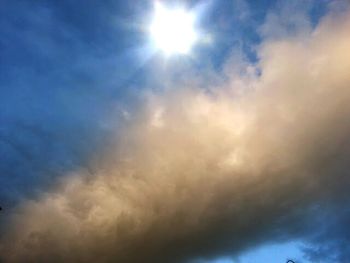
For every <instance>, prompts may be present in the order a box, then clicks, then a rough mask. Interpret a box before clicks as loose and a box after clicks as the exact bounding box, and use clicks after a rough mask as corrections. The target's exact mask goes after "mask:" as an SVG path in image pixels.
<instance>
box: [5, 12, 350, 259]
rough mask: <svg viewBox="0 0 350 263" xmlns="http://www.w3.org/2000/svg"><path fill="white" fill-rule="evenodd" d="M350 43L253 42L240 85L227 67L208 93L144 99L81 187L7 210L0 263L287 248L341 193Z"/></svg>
mask: <svg viewBox="0 0 350 263" xmlns="http://www.w3.org/2000/svg"><path fill="white" fill-rule="evenodd" d="M349 32H350V14H349V13H346V14H341V15H339V14H338V13H337V15H329V16H328V17H326V18H325V19H324V20H323V21H322V22H321V23H320V25H319V26H318V27H317V28H316V29H315V30H313V31H312V32H310V33H308V34H306V33H305V32H303V33H302V34H301V35H298V34H296V35H295V36H292V37H290V36H289V37H283V38H280V39H275V40H272V39H271V40H268V41H266V42H264V43H262V45H261V46H260V48H259V53H258V54H259V57H260V62H259V63H258V65H249V64H248V65H246V66H247V68H246V69H247V72H248V73H249V74H246V75H244V76H239V75H234V74H232V75H230V72H233V69H234V67H235V65H234V62H232V61H231V62H230V64H229V65H228V66H227V67H226V69H225V72H226V74H227V75H229V77H230V80H229V81H228V82H227V83H226V84H225V85H223V86H222V87H220V88H215V89H212V90H210V92H208V91H207V90H206V91H204V90H203V89H201V88H200V87H198V88H197V87H176V89H173V90H170V91H165V92H158V93H152V92H150V93H149V94H148V95H147V96H145V101H144V105H143V107H141V110H140V111H139V112H138V113H137V114H136V115H133V116H131V117H130V116H129V117H128V119H129V120H128V122H127V123H126V124H125V126H124V127H123V128H121V129H120V130H119V131H118V135H117V139H116V141H117V142H116V147H115V149H114V150H112V151H109V152H108V153H106V156H105V157H104V158H103V159H104V160H103V161H101V163H100V164H99V165H96V167H95V169H93V170H94V172H93V174H92V175H91V174H87V173H86V172H84V170H83V169H82V171H76V172H75V173H72V174H70V175H68V176H66V177H65V179H64V180H63V181H60V182H57V187H56V188H55V189H52V190H50V191H48V192H46V193H43V194H42V195H41V196H40V198H39V199H38V200H30V201H23V202H22V203H21V204H20V205H19V206H18V208H17V209H16V211H15V212H14V213H13V215H12V217H11V221H10V222H11V223H8V229H7V231H6V234H5V235H4V238H3V240H2V243H1V247H0V251H1V255H2V256H3V257H4V260H5V262H128V263H133V262H138V263H139V262H143V263H147V262H162V263H164V262H180V261H181V260H184V259H190V258H194V257H196V256H210V255H215V253H218V252H221V251H226V252H227V251H230V252H231V253H233V254H234V253H238V252H240V251H242V250H243V249H245V248H246V247H248V246H251V245H254V244H258V243H259V241H261V238H262V236H263V237H264V238H269V237H278V238H283V236H289V235H296V234H297V233H296V232H297V231H296V228H297V226H296V225H295V222H294V223H293V224H289V222H290V220H292V219H293V218H296V217H298V216H299V215H300V214H301V213H303V212H304V211H305V210H306V209H307V208H309V207H310V206H312V205H313V204H315V203H322V202H323V201H325V200H327V201H329V200H331V199H333V198H341V197H342V196H343V194H344V195H345V194H346V189H347V188H348V187H349V184H350V178H348V176H347V173H346V170H347V169H348V168H349V164H348V163H347V162H346V158H347V156H349V154H350V147H349V146H350V144H349V134H350V122H349V116H350V86H349V85H350V74H349V72H350V34H349ZM230 69H231V71H230ZM258 72H261V74H259V73H258ZM301 226H302V222H300V227H301Z"/></svg>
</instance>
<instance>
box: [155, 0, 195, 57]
mask: <svg viewBox="0 0 350 263" xmlns="http://www.w3.org/2000/svg"><path fill="white" fill-rule="evenodd" d="M150 34H151V37H152V41H153V42H154V44H155V46H156V48H157V49H158V50H161V51H162V52H163V53H165V54H166V55H172V54H188V53H189V52H190V50H191V48H192V46H193V45H194V44H195V43H196V41H197V40H198V35H197V32H196V30H195V14H194V13H191V12H189V11H187V10H185V9H184V8H174V9H170V8H167V7H165V6H163V5H162V4H161V3H159V2H155V13H154V17H153V19H152V22H151V25H150Z"/></svg>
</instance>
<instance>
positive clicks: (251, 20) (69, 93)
mask: <svg viewBox="0 0 350 263" xmlns="http://www.w3.org/2000/svg"><path fill="white" fill-rule="evenodd" d="M170 2H171V1H168V2H166V3H167V4H170ZM172 2H173V4H174V3H175V4H177V3H179V2H176V1H172ZM182 2H183V3H185V6H187V7H188V8H189V9H193V10H197V9H198V10H199V9H200V10H201V16H200V17H199V22H198V25H197V26H198V28H199V29H200V30H201V32H202V33H203V34H206V35H208V36H210V38H211V39H212V41H211V42H210V43H198V44H196V45H195V46H194V47H193V49H192V51H191V56H176V55H175V56H173V57H170V58H168V59H164V57H162V54H161V53H160V52H158V51H157V50H155V49H154V47H152V45H151V40H150V36H149V34H148V32H147V31H145V29H144V28H145V25H147V24H148V23H149V20H150V16H151V14H152V12H153V2H152V1H148V0H134V1H117V0H106V1H92V0H86V1H70V0H62V1H49V0H48V1H20V0H18V1H12V0H3V1H1V3H0V36H1V37H0V202H1V203H0V204H1V206H2V208H3V211H2V212H1V213H2V218H1V220H0V223H1V231H0V233H2V232H6V231H4V229H7V228H9V227H8V226H9V225H10V226H13V225H15V223H14V221H13V218H12V217H11V216H13V215H15V214H16V215H17V214H21V213H19V212H18V211H19V210H18V209H21V207H23V206H24V207H26V206H27V202H30V201H33V202H36V201H38V200H42V199H45V194H47V193H51V192H52V191H53V192H54V191H58V192H60V190H57V185H60V184H61V182H62V181H60V180H66V178H68V179H67V180H68V181H69V180H70V179H69V177H72V178H73V177H74V176H72V174H76V173H78V174H79V173H83V174H90V175H91V177H92V178H94V177H95V176H96V174H97V173H99V172H98V171H104V168H101V167H103V165H104V162H105V161H104V160H105V159H108V160H109V158H108V157H105V156H106V155H107V156H108V154H109V153H110V152H114V150H111V148H113V147H114V145H115V143H116V142H115V140H116V137H118V136H120V134H123V133H125V130H128V129H129V130H128V131H129V132H127V133H128V134H139V133H138V132H139V131H137V132H136V131H135V129H136V128H130V127H138V126H137V125H136V124H135V125H131V124H130V123H143V119H144V118H146V117H145V116H146V115H147V114H148V112H147V109H148V108H147V106H146V110H145V109H144V105H145V103H144V101H145V98H149V97H151V101H152V95H149V94H152V93H155V94H157V95H158V94H162V93H163V92H168V91H169V90H170V94H171V92H172V91H173V90H176V89H177V87H181V88H179V90H183V87H184V86H186V85H189V83H190V85H193V83H195V84H194V85H197V86H199V90H201V92H203V93H204V94H207V93H211V92H212V93H215V88H216V87H219V86H228V84H227V83H228V82H230V81H231V80H232V79H233V77H232V78H231V75H232V76H233V75H235V74H236V75H237V74H238V77H237V78H242V79H241V80H242V81H243V79H244V80H246V79H245V77H246V76H247V68H254V70H256V71H254V72H258V73H254V78H255V79H258V80H259V77H260V74H261V72H260V71H261V68H262V67H264V65H265V64H264V63H262V64H261V65H260V64H259V63H260V62H261V61H262V60H263V58H262V57H263V56H264V55H266V54H269V53H268V52H267V53H263V52H261V49H264V47H265V45H268V44H267V43H274V41H275V42H278V41H281V42H283V41H286V42H287V41H289V40H290V39H291V38H293V37H295V38H296V39H299V38H303V37H305V38H307V37H308V36H310V35H312V32H313V30H315V29H317V28H318V27H319V25H320V21H323V19H324V18H325V17H327V16H329V14H331V13H332V14H334V13H335V14H337V12H339V13H341V12H345V11H344V10H346V9H347V1H346V0H344V1H331V0H320V1H312V0H308V1H278V0H262V1H257V0H256V1H255V0H204V1H182ZM335 16H337V15H335ZM344 17H348V15H344ZM344 20H345V19H344ZM339 23H341V22H339ZM335 28H337V27H335ZM325 31H326V30H325ZM305 32H306V33H305ZM310 32H311V33H310ZM332 37H335V38H336V37H337V36H333V35H332ZM291 42H293V41H292V40H291ZM303 43H304V42H303ZM310 49H311V48H310ZM266 50H268V49H267V48H266ZM272 50H274V49H273V48H272ZM259 52H261V53H262V54H263V55H261V53H259ZM271 52H272V51H271ZM347 52H350V51H349V50H347ZM306 53H307V52H306ZM266 56H268V55H266ZM267 64H268V63H267ZM268 65H269V64H268ZM344 65H345V64H344ZM344 67H345V66H344ZM281 68H282V67H281ZM237 69H238V73H237ZM236 75H235V76H236ZM249 81H251V80H249ZM232 82H233V80H232ZM243 82H244V81H243ZM243 82H242V83H243ZM250 83H255V82H253V81H252V82H250ZM305 83H307V82H305ZM252 85H253V84H252ZM301 85H304V84H301ZM305 85H307V84H305ZM253 86H254V85H253ZM174 87H175V88H174ZM185 93H186V89H185V91H184V92H183V93H180V94H185ZM178 96H182V95H178ZM164 97H166V96H164ZM174 97H176V96H174ZM173 100H175V99H173ZM165 101H166V102H163V103H164V104H166V103H167V102H169V104H171V103H173V104H175V105H176V104H177V103H179V105H182V104H181V103H182V101H181V102H176V101H172V99H165ZM183 101H186V100H185V99H184V100H183ZM183 103H185V102H183ZM146 104H147V103H146ZM171 105H172V104H171ZM301 108H302V107H301ZM340 111H341V110H339V112H340ZM344 111H345V110H344ZM140 112H141V113H140ZM345 113H346V112H345ZM345 113H344V114H345ZM311 115H312V114H311ZM339 115H340V113H339ZM128 116H138V117H130V118H129V117H128ZM325 116H326V114H325ZM327 116H328V115H327ZM332 116H333V115H332ZM342 116H343V115H342ZM334 119H335V120H340V119H341V118H340V117H339V118H338V119H337V118H334ZM174 122H175V121H174ZM271 122H273V121H271ZM330 123H331V125H333V124H334V123H333V122H330ZM128 125H131V126H128ZM339 125H340V124H339ZM208 126H210V125H209V124H208ZM334 126H335V127H337V126H336V124H334ZM125 127H129V128H125ZM142 127H143V126H142ZM184 127H187V126H186V125H185V124H184ZM189 127H190V126H189ZM205 127H206V126H205ZM322 127H323V126H322ZM341 127H342V126H341ZM139 129H140V134H141V133H142V132H144V134H148V133H147V131H144V130H143V128H139ZM189 129H190V128H189ZM296 129H297V128H296ZM175 130H176V129H175ZM179 130H181V129H180V128H179ZM299 130H300V131H302V130H303V128H302V127H299ZM344 131H346V128H344ZM189 133H190V132H189ZM301 133H302V132H301ZM315 134H316V133H315ZM145 136H146V135H145ZM147 136H148V135H147ZM335 136H338V137H339V138H340V137H341V136H343V137H341V138H342V140H343V141H344V145H347V144H346V143H345V142H347V140H348V138H347V137H346V136H345V135H343V133H341V134H340V133H339V134H337V135H335ZM140 137H142V136H140ZM142 138H143V137H142ZM315 138H316V135H315ZM119 140H120V139H119ZM339 140H340V139H339ZM117 141H118V140H117ZM125 141H127V139H125V138H124V137H123V136H122V139H121V142H119V141H118V142H117V143H116V144H117V145H118V146H117V148H118V147H119V148H120V149H123V151H122V153H118V154H120V155H117V154H115V156H124V155H123V154H124V152H127V153H128V152H129V148H128V147H125V146H124V142H125ZM130 141H132V140H130ZM315 141H317V140H316V139H315ZM324 141H326V142H328V141H327V139H324V140H323V139H319V140H318V141H317V143H318V142H320V143H321V142H324ZM136 142H139V141H138V140H136ZM326 142H324V143H325V144H326ZM315 144H316V142H315ZM340 144H341V143H338V144H337V145H338V146H339V145H340ZM112 145H113V146H112ZM120 145H123V146H120ZM147 145H148V144H147ZM332 145H333V144H332ZM334 145H335V143H334ZM123 147H125V151H124V148H123ZM132 147H134V146H131V147H130V148H132ZM325 147H326V146H325ZM334 147H335V146H334ZM334 147H333V148H332V147H331V146H329V148H327V149H334ZM339 147H340V146H339ZM119 148H118V150H119ZM159 148H162V147H159ZM310 148H311V147H310ZM344 148H345V149H343V148H342V149H343V150H342V151H340V150H339V152H336V153H337V155H335V156H336V158H337V161H338V162H339V163H340V164H339V163H337V164H338V166H337V167H338V168H334V167H335V165H334V164H333V163H331V164H329V166H326V164H328V162H327V161H328V160H329V159H327V161H325V162H324V164H325V166H326V167H325V168H324V170H323V171H328V170H329V171H330V172H329V173H331V172H332V173H333V172H334V171H336V172H335V173H339V177H340V178H345V177H346V175H347V173H346V172H344V171H346V169H347V168H348V164H346V162H347V161H346V156H347V155H346V153H347V148H346V146H344ZM132 149H133V148H132ZM142 149H143V148H142ZM145 149H148V148H147V147H145ZM157 149H158V148H157ZM170 149H172V148H170ZM205 149H206V148H205ZM288 149H289V148H288ZM317 149H318V148H317ZM337 149H338V148H337ZM147 151H150V149H148V150H145V152H147ZM325 151H326V152H327V150H325ZM329 151H331V150H329ZM176 154H177V153H175V152H174V156H177V155H176ZM148 155H152V152H151V151H150V154H148ZM330 155H331V154H330ZM113 156H114V155H113ZM123 158H124V157H123ZM123 158H120V160H124V159H123ZM135 158H136V157H135ZM317 158H318V159H317ZM322 158H324V159H326V157H324V156H323V157H322ZM329 158H331V157H329ZM125 159H127V158H126V157H125ZM316 159H317V160H319V159H321V157H318V155H317V157H315V158H314V159H312V158H311V159H310V160H316ZM322 160H323V159H322ZM115 162H116V163H117V162H119V160H117V161H115ZM315 162H316V161H315ZM320 162H321V161H320ZM96 163H98V165H96ZM145 166H147V165H146V164H145ZM208 167H209V165H208ZM319 167H321V168H322V165H320V166H319ZM328 168H329V169H328ZM106 169H107V168H106ZM337 169H338V170H337ZM178 170H179V171H180V172H179V173H182V172H183V171H182V170H181V169H180V168H179V169H178ZM287 173H288V172H287ZM300 173H303V172H300ZM305 173H306V172H305ZM315 173H316V172H315ZM324 173H326V172H324ZM84 176H85V175H84ZM84 176H82V178H85V177H84ZM341 176H343V177H341ZM96 177H97V176H96ZM322 182H323V183H327V182H328V181H327V180H326V179H325V180H324V181H322ZM346 182H348V181H346ZM67 184H68V185H69V183H67ZM315 184H317V183H315ZM310 185H311V184H310ZM343 185H346V183H344V184H343ZM332 186H333V185H332ZM337 187H340V186H338V185H336V186H335V185H334V189H338V188H337ZM331 188H332V187H331ZM52 189H56V190H52ZM332 189H333V188H332ZM63 192H64V191H63ZM335 192H337V191H335ZM338 192H340V191H338ZM281 195H282V193H281ZM305 196H307V194H306V195H305ZM305 198H306V197H305ZM322 198H323V199H322V200H323V201H324V200H326V201H325V202H324V203H325V204H324V203H322V202H323V201H319V199H316V201H313V202H311V203H310V206H308V207H307V208H304V207H303V208H300V211H299V210H297V211H296V214H297V215H296V216H295V217H293V216H291V217H290V218H287V219H286V222H287V223H288V224H290V225H292V226H288V227H286V228H287V229H288V230H287V231H286V233H285V232H284V230H283V229H284V228H283V227H281V226H280V225H278V224H276V227H275V223H273V222H271V223H270V224H268V225H269V226H267V227H266V228H267V229H269V231H270V232H271V233H270V232H269V231H267V230H266V232H268V233H267V234H265V230H261V237H257V238H254V240H250V239H249V235H250V233H249V235H248V237H242V240H243V241H242V244H237V243H235V242H236V241H234V242H232V244H233V246H235V245H237V246H236V247H237V249H236V248H234V249H231V247H230V246H231V245H230V244H231V243H230V241H227V242H226V241H225V240H226V239H227V240H229V238H228V237H227V236H228V234H223V235H222V236H223V238H218V237H217V236H216V234H212V233H211V232H210V234H208V236H211V235H213V236H215V240H220V242H222V245H221V243H220V244H217V245H215V246H214V245H213V247H215V249H214V248H213V251H212V252H211V251H210V253H209V252H208V253H203V257H205V258H209V259H208V260H211V259H212V258H214V259H215V261H208V262H215V263H224V262H225V263H228V262H241V263H253V262H256V263H259V262H285V261H286V259H287V258H292V259H295V260H296V262H308V261H307V260H308V259H310V260H311V261H310V262H332V261H333V262H336V260H338V261H339V262H347V261H344V258H347V256H348V255H350V251H349V250H348V249H347V248H346V245H345V244H348V241H349V236H350V235H349V233H348V232H349V231H348V230H347V222H348V220H349V218H350V217H349V216H348V214H349V213H348V209H347V207H348V206H347V205H346V200H348V196H347V194H346V193H344V194H339V196H338V195H337V196H336V197H334V196H333V195H332V194H329V196H328V195H327V194H326V193H325V196H323V197H322ZM248 199H249V198H248ZM339 200H341V201H339ZM344 200H345V201H344ZM226 201H227V199H226ZM294 201H295V200H294ZM38 202H40V201H38ZM82 202H83V203H84V201H82ZM295 202H296V203H298V202H300V203H303V202H302V201H300V200H299V201H295ZM39 206H40V205H39ZM318 206H320V207H321V208H319V207H318ZM19 207H20V208H19ZM218 207H220V206H219V205H218ZM252 207H255V206H252ZM310 207H311V208H310ZM315 207H316V208H315ZM303 209H305V211H304V210H303ZM308 209H311V210H310V211H311V212H310V211H309V210H308ZM313 209H314V210H313ZM271 210H272V209H271ZM306 210H307V212H306ZM181 211H182V210H181ZM249 211H250V210H249ZM301 211H302V212H301ZM293 212H294V210H293ZM304 212H305V214H304ZM249 213H250V212H249ZM310 213H311V215H310ZM227 214H229V213H228V212H227ZM301 214H302V215H301ZM286 217H287V216H286ZM230 218H231V217H229V219H230ZM300 218H302V219H300ZM305 218H307V219H305ZM315 218H316V219H315ZM208 220H209V221H210V219H208ZM251 220H252V221H253V219H251ZM284 220H285V219H283V218H282V219H281V221H283V222H284ZM289 220H291V221H289ZM293 220H294V221H293ZM228 221H229V220H227V221H225V220H222V222H224V223H223V224H227V222H228ZM277 221H278V220H277ZM299 221H300V222H303V224H302V223H300V225H299ZM218 222H221V221H220V220H218ZM278 222H279V221H278ZM291 222H293V223H291ZM294 222H297V223H296V224H294ZM305 222H306V223H305ZM310 222H311V223H310ZM315 222H317V224H318V226H320V228H319V229H316V230H315ZM304 223H305V224H304ZM259 224H260V223H259ZM261 224H262V225H264V224H265V221H263V220H262V223H261ZM213 229H216V228H215V227H213ZM217 229H218V231H219V232H220V231H222V232H225V231H223V230H222V229H221V228H220V227H219V226H217ZM201 231H203V232H205V231H204V230H201ZM213 231H214V230H213ZM259 231H260V229H259ZM198 232H200V231H199V230H198ZM257 232H258V231H257ZM275 232H276V233H277V232H278V234H276V233H275ZM280 232H283V234H282V235H280ZM200 233H202V232H200ZM220 233H221V232H220ZM227 233H230V232H227ZM259 233H260V232H259ZM329 233H333V235H329ZM242 235H244V232H242ZM4 236H5V235H4ZM327 236H328V237H329V239H328V238H327ZM199 239H200V234H198V237H194V238H193V240H195V241H198V244H201V242H199ZM189 240H192V239H189ZM328 240H330V243H328V242H327V241H328ZM195 241H193V242H195ZM4 243H6V242H5V241H4ZM175 244H176V242H175ZM196 244H197V243H196ZM203 244H204V243H203ZM340 244H344V245H340ZM241 246H242V249H241V250H240V249H238V247H241ZM194 247H196V251H195V252H196V253H193V255H192V254H191V253H190V252H188V251H187V250H186V249H183V250H181V253H183V254H184V255H186V256H184V259H183V258H181V260H192V258H191V257H192V256H194V257H198V256H201V255H198V251H199V252H201V251H206V250H207V249H208V248H207V247H208V245H207V244H206V243H205V245H204V247H205V248H203V249H202V248H201V247H200V245H198V247H197V245H194ZM189 250H190V249H189ZM209 250H210V249H209ZM338 250H339V251H338ZM333 252H334V255H333ZM67 253H68V252H67ZM135 253H137V248H135ZM181 253H180V252H179V254H181ZM68 254H69V253H68ZM187 255H189V257H190V258H186V257H187ZM325 255H329V257H325ZM222 257H224V258H222ZM73 258H74V257H73ZM205 260H206V261H205V262H207V259H205ZM313 260H314V261H313ZM317 260H318V261H317ZM327 260H328V261H327ZM341 260H343V261H341ZM346 260H348V259H346ZM106 261H107V260H106ZM125 262H126V261H125ZM130 262H131V261H130Z"/></svg>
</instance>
